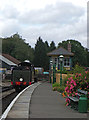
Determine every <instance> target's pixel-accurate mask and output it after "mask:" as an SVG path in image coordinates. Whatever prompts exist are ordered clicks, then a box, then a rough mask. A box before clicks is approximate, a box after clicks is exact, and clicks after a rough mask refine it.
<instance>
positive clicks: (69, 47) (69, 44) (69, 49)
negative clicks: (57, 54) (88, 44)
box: [68, 41, 71, 52]
mask: <svg viewBox="0 0 89 120" xmlns="http://www.w3.org/2000/svg"><path fill="white" fill-rule="evenodd" d="M68 51H69V52H71V43H70V41H69V43H68Z"/></svg>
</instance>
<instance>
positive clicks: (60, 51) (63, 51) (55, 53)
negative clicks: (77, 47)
mask: <svg viewBox="0 0 89 120" xmlns="http://www.w3.org/2000/svg"><path fill="white" fill-rule="evenodd" d="M61 54H62V55H69V56H73V55H74V53H72V52H69V51H68V50H66V49H65V48H63V47H60V48H58V49H55V50H53V51H52V52H49V53H48V54H47V55H48V56H59V55H61Z"/></svg>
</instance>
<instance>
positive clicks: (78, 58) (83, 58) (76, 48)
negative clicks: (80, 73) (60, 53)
mask: <svg viewBox="0 0 89 120" xmlns="http://www.w3.org/2000/svg"><path fill="white" fill-rule="evenodd" d="M69 41H70V43H71V46H72V47H71V52H72V53H74V57H73V59H72V64H73V67H74V66H75V65H76V64H77V63H79V64H80V65H81V66H88V63H87V54H88V52H87V50H86V49H85V48H84V47H83V46H82V45H81V43H80V42H78V41H76V40H67V41H62V43H59V44H58V47H60V46H62V47H64V48H65V49H67V46H68V42H69ZM88 61H89V59H88Z"/></svg>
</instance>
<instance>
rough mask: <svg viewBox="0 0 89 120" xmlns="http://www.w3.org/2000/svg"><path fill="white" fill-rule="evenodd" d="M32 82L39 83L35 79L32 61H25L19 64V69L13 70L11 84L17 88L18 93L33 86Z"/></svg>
mask: <svg viewBox="0 0 89 120" xmlns="http://www.w3.org/2000/svg"><path fill="white" fill-rule="evenodd" d="M32 82H37V78H36V77H35V70H34V66H33V65H32V64H31V62H30V61H28V60H25V61H24V62H21V63H19V64H18V66H17V67H15V68H13V70H12V77H11V84H12V85H13V87H14V88H15V90H16V92H19V91H21V90H22V89H24V88H25V87H26V86H28V85H31V84H32Z"/></svg>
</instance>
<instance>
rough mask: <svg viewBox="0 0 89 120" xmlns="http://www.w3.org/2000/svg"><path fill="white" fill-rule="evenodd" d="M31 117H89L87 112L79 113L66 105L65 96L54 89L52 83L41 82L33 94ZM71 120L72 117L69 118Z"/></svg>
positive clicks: (72, 119)
mask: <svg viewBox="0 0 89 120" xmlns="http://www.w3.org/2000/svg"><path fill="white" fill-rule="evenodd" d="M30 118H60V119H61V118H71V120H74V118H75V119H76V120H77V118H79V119H81V120H82V119H83V118H84V119H87V114H86V113H79V112H78V111H75V110H73V109H71V108H70V107H69V106H65V98H63V97H62V95H61V94H59V92H57V91H52V84H50V83H47V82H44V83H42V84H40V85H39V86H38V87H37V88H36V89H35V91H34V92H33V94H32V97H31V103H30ZM69 120H70V119H69Z"/></svg>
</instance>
